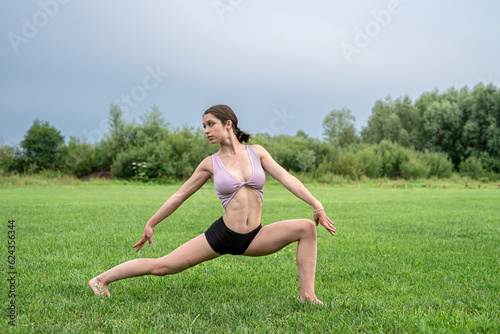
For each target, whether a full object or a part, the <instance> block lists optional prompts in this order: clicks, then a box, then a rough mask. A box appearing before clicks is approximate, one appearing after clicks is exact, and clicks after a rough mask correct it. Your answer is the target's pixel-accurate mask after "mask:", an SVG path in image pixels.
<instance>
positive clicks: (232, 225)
mask: <svg viewBox="0 0 500 334" xmlns="http://www.w3.org/2000/svg"><path fill="white" fill-rule="evenodd" d="M261 213H262V199H261V197H260V195H259V194H258V193H257V192H256V191H255V190H253V189H250V188H248V187H246V186H243V187H241V188H240V189H239V190H238V192H237V193H236V194H235V195H234V197H233V198H232V199H231V201H230V202H229V203H228V205H227V206H226V213H225V214H224V217H223V219H224V223H225V224H226V226H227V227H228V228H229V229H230V230H232V231H234V232H237V233H241V234H245V233H249V232H251V231H253V230H255V229H256V228H257V226H259V225H260V223H261V221H260V219H261Z"/></svg>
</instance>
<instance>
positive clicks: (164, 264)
mask: <svg viewBox="0 0 500 334" xmlns="http://www.w3.org/2000/svg"><path fill="white" fill-rule="evenodd" d="M184 269H186V268H181V267H180V266H173V265H172V264H171V263H169V262H168V261H167V260H166V259H164V258H159V259H155V262H154V265H153V270H152V271H151V274H152V275H156V276H165V275H171V274H177V273H179V272H181V271H183V270H184Z"/></svg>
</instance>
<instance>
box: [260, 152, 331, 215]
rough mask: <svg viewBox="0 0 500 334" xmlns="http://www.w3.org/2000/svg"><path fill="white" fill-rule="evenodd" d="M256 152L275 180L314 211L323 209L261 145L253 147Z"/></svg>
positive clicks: (300, 183) (265, 168)
mask: <svg viewBox="0 0 500 334" xmlns="http://www.w3.org/2000/svg"><path fill="white" fill-rule="evenodd" d="M252 147H254V148H255V151H256V152H257V154H258V155H259V157H260V161H261V163H262V168H264V170H265V171H266V172H267V173H269V175H271V176H272V177H273V178H275V179H276V180H278V181H279V182H280V183H281V184H282V185H283V186H285V188H286V189H288V190H289V191H290V192H291V193H292V194H294V195H295V196H297V197H298V198H300V199H301V200H303V201H304V202H306V203H307V204H309V205H310V206H312V207H313V208H314V210H319V209H322V208H323V206H322V205H321V203H320V202H319V201H318V200H317V199H316V198H314V196H313V195H312V194H311V193H310V192H309V190H307V189H306V187H304V185H303V184H302V182H300V181H299V180H298V179H297V178H296V177H295V176H293V175H292V174H290V173H288V172H287V171H286V170H285V169H284V168H283V167H281V166H280V165H279V164H278V163H277V162H276V161H274V159H273V157H272V156H271V155H270V154H269V152H267V151H266V149H265V148H263V147H262V146H260V145H253V146H252Z"/></svg>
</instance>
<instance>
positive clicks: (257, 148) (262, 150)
mask: <svg viewBox="0 0 500 334" xmlns="http://www.w3.org/2000/svg"><path fill="white" fill-rule="evenodd" d="M250 147H252V148H253V150H254V151H255V153H257V156H258V157H259V159H261V160H262V158H264V157H266V156H268V155H269V152H267V150H266V149H265V148H264V147H262V146H261V145H259V144H255V145H250Z"/></svg>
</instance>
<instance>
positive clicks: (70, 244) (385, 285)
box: [0, 184, 500, 333]
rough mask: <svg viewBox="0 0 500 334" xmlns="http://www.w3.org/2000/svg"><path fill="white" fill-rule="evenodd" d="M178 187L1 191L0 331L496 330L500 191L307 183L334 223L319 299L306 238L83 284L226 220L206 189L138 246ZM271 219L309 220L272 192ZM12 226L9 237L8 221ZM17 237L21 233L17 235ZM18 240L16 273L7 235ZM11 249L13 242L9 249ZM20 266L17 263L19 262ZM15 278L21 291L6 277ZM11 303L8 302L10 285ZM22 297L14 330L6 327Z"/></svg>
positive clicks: (322, 246) (323, 256)
mask: <svg viewBox="0 0 500 334" xmlns="http://www.w3.org/2000/svg"><path fill="white" fill-rule="evenodd" d="M177 187H178V186H155V185H133V184H132V185H130V184H129V185H123V186H121V185H117V184H109V185H102V186H98V185H74V186H62V185H59V186H20V187H13V186H3V187H0V198H1V201H0V209H1V219H2V229H1V231H2V232H1V235H2V236H3V237H2V240H3V241H2V244H3V246H2V249H3V250H4V251H3V254H4V255H3V257H2V258H1V261H2V262H1V265H2V272H1V275H2V277H1V283H0V291H1V293H0V296H2V297H1V299H0V301H1V305H2V313H3V314H2V324H1V328H6V329H7V331H11V332H14V330H17V332H39V333H51V332H54V333H64V332H71V333H91V332H97V333H108V332H117V333H127V332H131V333H136V332H150V333H161V332H167V333H169V332H175V333H254V332H255V333H282V332H283V333H301V332H303V333H353V332H362V333H484V332H487V333H488V332H490V333H498V332H500V325H499V323H500V303H499V300H500V275H499V272H500V214H499V213H500V210H499V208H500V190H499V189H497V188H496V187H489V188H488V187H483V188H482V189H477V188H474V189H464V188H460V189H458V188H448V189H442V188H438V189H436V188H433V189H429V188H428V187H425V188H424V187H410V188H408V189H403V188H397V189H393V188H390V187H385V188H384V189H380V187H375V186H373V187H365V188H363V187H362V188H360V189H357V188H355V187H354V186H351V187H343V188H340V187H339V186H335V187H326V188H323V187H313V186H311V187H310V188H309V189H310V190H311V192H312V193H313V194H314V195H315V196H316V197H317V198H318V199H319V200H320V201H321V202H322V203H323V205H324V206H325V208H326V212H327V214H328V215H329V216H330V218H331V219H332V220H333V221H334V222H335V226H336V227H337V234H336V236H335V237H332V236H330V235H329V234H328V233H327V232H326V230H324V228H322V227H318V263H317V274H316V295H317V296H318V298H320V299H321V300H323V301H324V302H326V303H327V307H325V308H323V307H318V306H314V305H310V304H301V303H299V301H298V295H299V285H298V276H297V267H296V264H295V253H296V244H292V245H289V246H287V247H286V248H285V249H283V250H281V251H279V252H278V253H275V254H273V255H270V256H267V257H262V258H247V257H237V256H223V257H220V258H218V259H215V260H213V261H209V262H205V263H203V264H201V265H199V266H197V267H194V268H190V269H188V270H186V271H184V272H182V273H180V274H177V275H173V276H165V277H156V276H145V277H137V278H132V279H129V280H124V281H119V282H115V283H112V284H111V285H110V286H109V288H110V292H111V295H112V298H110V299H108V298H98V297H95V296H94V295H92V293H91V291H90V289H89V288H88V286H87V282H88V280H89V279H90V278H92V277H94V276H95V275H97V274H99V273H101V272H103V271H105V270H107V269H109V268H110V267H112V266H115V265H117V264H119V263H121V262H124V261H127V260H130V259H134V258H138V257H160V256H163V255H164V254H167V253H168V252H170V251H172V250H173V249H175V248H176V247H177V246H179V245H181V244H182V243H184V242H186V241H188V240H189V239H191V238H193V237H195V236H197V235H199V234H200V233H203V232H204V231H205V230H206V228H208V226H209V225H210V224H211V223H212V222H213V221H214V220H215V219H216V218H218V217H219V216H220V215H222V214H223V209H222V206H221V204H220V202H219V200H218V198H217V195H216V193H215V190H214V188H213V186H212V185H210V184H207V185H206V186H204V187H203V188H202V189H201V190H200V191H199V192H198V193H196V194H195V195H194V196H193V197H191V198H190V199H189V200H188V201H186V202H185V203H184V205H183V206H181V207H180V208H179V210H177V212H175V213H174V214H173V215H172V216H171V217H170V218H168V219H167V220H165V221H164V222H163V223H161V224H160V225H158V226H157V227H156V229H155V235H154V236H153V242H154V244H153V246H152V247H149V246H148V245H145V246H144V247H143V249H142V250H141V251H140V252H139V253H134V249H133V248H132V246H133V245H134V244H135V243H136V242H137V241H138V240H139V239H140V236H141V234H142V230H143V227H144V224H145V223H146V221H147V220H148V219H149V218H150V216H151V215H153V214H154V213H155V212H156V210H157V209H158V208H159V207H160V206H161V204H163V202H164V201H165V200H166V198H168V196H169V195H171V194H173V193H174V192H175V190H176V189H177ZM262 217H263V221H262V224H263V225H266V224H269V223H271V222H274V221H277V220H283V219H289V218H312V210H311V209H310V208H309V207H308V206H307V205H306V204H305V203H303V202H301V201H300V200H298V199H296V198H295V197H294V196H293V195H291V194H290V193H289V192H287V191H286V190H285V189H284V188H283V187H280V186H277V185H274V184H269V185H266V189H265V193H264V208H263V214H262ZM9 220H15V223H14V227H13V228H12V229H9V227H8V225H9V223H8V221H9ZM10 230H14V231H15V233H10V234H8V231H10ZM12 235H15V239H14V241H15V250H14V251H15V254H14V255H15V263H14V264H12V263H11V264H10V265H13V266H14V269H15V274H9V272H10V269H12V268H10V265H9V263H8V261H9V258H8V256H9V253H8V247H7V246H8V241H9V240H12V239H9V236H12ZM10 250H12V248H11V249H10ZM11 262H12V261H11ZM12 276H15V285H14V286H12V285H11V284H10V283H12V281H8V280H7V279H10V278H12ZM12 288H13V289H14V292H15V298H13V297H11V296H10V297H9V294H10V293H9V291H12ZM11 302H14V303H15V315H16V317H15V321H14V323H15V327H14V326H11V325H9V324H8V322H9V321H11V319H10V318H9V317H8V314H9V312H10V311H9V310H8V308H9V307H10V305H11V304H10V303H11Z"/></svg>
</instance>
